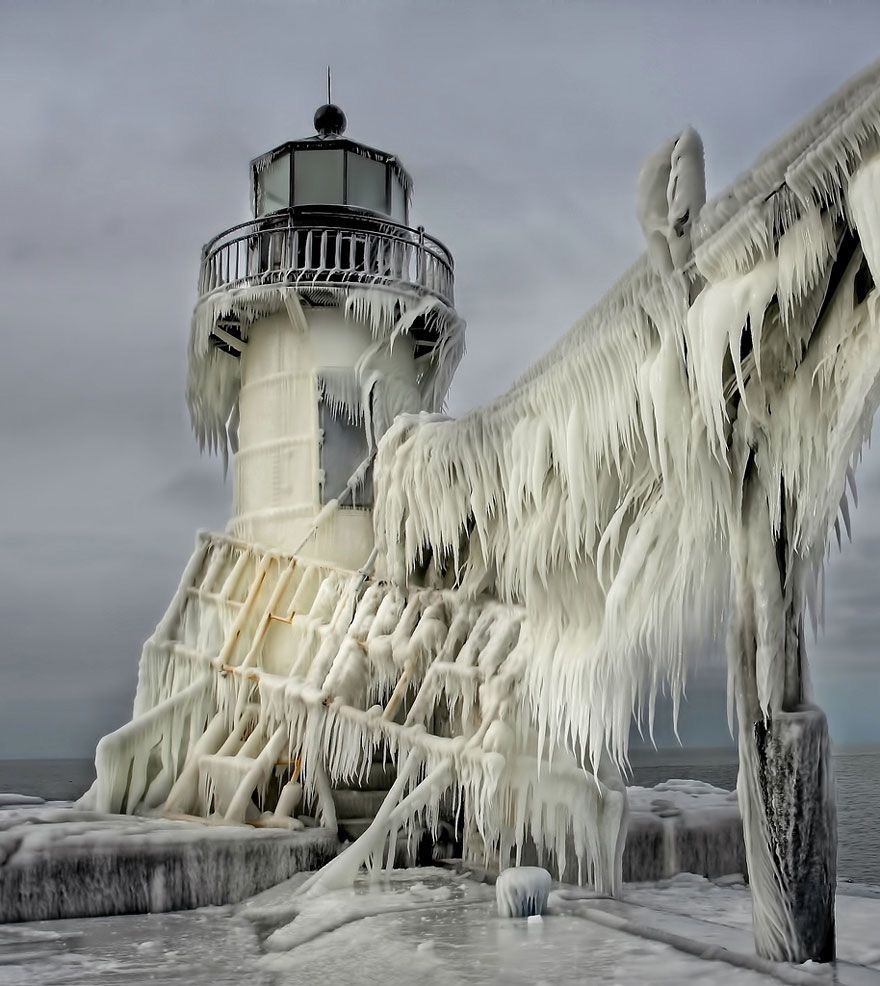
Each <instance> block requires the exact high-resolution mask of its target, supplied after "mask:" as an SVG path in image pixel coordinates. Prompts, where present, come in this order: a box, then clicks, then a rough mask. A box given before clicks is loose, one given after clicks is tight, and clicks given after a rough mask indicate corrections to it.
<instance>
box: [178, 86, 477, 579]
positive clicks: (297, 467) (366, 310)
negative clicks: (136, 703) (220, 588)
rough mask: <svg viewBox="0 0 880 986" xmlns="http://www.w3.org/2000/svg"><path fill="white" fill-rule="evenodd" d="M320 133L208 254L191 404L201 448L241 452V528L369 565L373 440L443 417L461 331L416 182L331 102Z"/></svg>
mask: <svg viewBox="0 0 880 986" xmlns="http://www.w3.org/2000/svg"><path fill="white" fill-rule="evenodd" d="M314 123H315V130H316V133H315V134H314V135H313V136H311V137H307V138H305V139H301V140H292V141H287V142H286V143H283V144H281V145H279V146H278V147H275V148H273V149H272V150H270V151H268V152H267V153H266V154H263V155H261V156H260V157H258V158H255V159H254V160H253V161H252V162H251V165H250V171H251V191H252V204H253V218H252V219H251V220H249V221H247V222H245V223H242V224H240V225H237V226H233V227H232V228H230V229H227V230H225V231H224V232H223V233H221V234H220V235H219V236H216V237H215V238H214V239H212V240H211V241H210V242H209V243H208V244H206V246H205V247H204V250H203V255H202V263H201V271H200V278H199V300H198V303H197V306H196V310H195V314H194V318H193V331H192V339H191V345H190V366H189V380H188V388H187V396H188V403H189V406H190V411H191V416H192V420H193V425H194V428H195V431H196V433H197V436H198V437H199V440H200V442H201V443H202V445H203V447H208V448H209V449H212V450H218V451H220V452H222V454H223V455H224V456H226V455H227V454H228V452H229V451H231V452H232V453H233V455H234V463H233V477H234V509H233V516H232V518H231V520H230V523H229V533H231V534H232V535H234V536H235V537H237V538H240V539H241V540H243V541H247V542H251V543H255V544H259V545H264V546H267V547H270V548H273V549H277V550H282V551H286V552H291V553H297V554H299V555H301V556H303V557H306V558H311V559H314V560H316V561H320V562H322V563H328V564H332V565H336V566H339V567H343V568H357V567H359V566H360V565H362V564H363V563H364V561H365V560H366V559H367V557H368V556H369V554H370V551H371V549H372V537H373V534H372V518H371V505H372V481H371V460H372V455H373V453H374V451H375V447H376V443H377V442H378V440H379V438H380V437H381V435H382V433H383V432H384V431H385V429H386V428H387V427H388V425H390V423H391V421H392V420H393V418H394V417H395V416H396V415H397V414H399V413H402V412H419V411H438V410H440V409H441V406H442V402H443V399H444V396H445V393H446V390H447V389H448V385H449V382H450V379H451V376H452V373H453V372H454V369H455V366H456V365H457V363H458V360H459V358H460V356H461V353H462V351H463V323H462V321H461V320H460V319H459V318H458V316H457V315H456V313H455V309H454V300H453V261H452V255H451V254H450V252H449V251H448V250H447V248H446V247H445V246H443V244H442V243H441V242H440V241H439V240H437V239H435V238H434V237H431V236H429V235H428V234H427V233H426V232H425V230H424V228H423V227H421V226H419V227H416V228H414V227H413V226H412V225H411V224H410V209H411V197H412V180H411V179H410V176H409V174H408V172H407V171H406V169H405V168H404V167H403V166H402V165H401V163H400V162H399V161H398V159H397V158H396V157H395V156H394V155H392V154H388V153H386V152H384V151H380V150H376V149H375V148H372V147H368V146H366V145H365V144H360V143H357V142H356V141H353V140H351V139H349V138H348V137H346V136H345V130H346V118H345V114H344V113H343V112H342V110H341V109H340V108H339V107H338V106H336V105H334V104H332V103H327V104H326V105H324V106H321V107H320V108H319V109H318V111H317V112H316V113H315V120H314Z"/></svg>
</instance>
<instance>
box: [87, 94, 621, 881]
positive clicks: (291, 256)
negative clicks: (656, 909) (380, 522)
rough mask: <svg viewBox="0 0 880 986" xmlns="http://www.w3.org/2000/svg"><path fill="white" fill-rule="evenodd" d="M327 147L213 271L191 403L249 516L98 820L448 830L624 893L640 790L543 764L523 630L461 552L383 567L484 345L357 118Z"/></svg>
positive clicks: (205, 573)
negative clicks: (633, 803)
mask: <svg viewBox="0 0 880 986" xmlns="http://www.w3.org/2000/svg"><path fill="white" fill-rule="evenodd" d="M315 128H316V131H317V132H316V134H315V135H314V136H312V137H308V138H306V139H303V140H294V141H288V142H286V143H284V144H281V145H279V146H278V147H276V148H274V149H273V150H271V151H269V152H268V153H266V154H263V155H262V156H260V157H258V158H256V159H254V160H253V161H252V162H251V175H250V177H251V187H252V199H253V212H254V218H253V219H251V220H249V221H248V222H246V223H243V224H241V225H239V226H234V227H232V228H231V229H228V230H226V231H225V232H223V233H221V234H220V235H219V236H217V237H215V238H214V239H213V240H211V241H210V242H209V243H208V244H207V245H206V246H205V248H204V251H203V256H202V264H201V272H200V280H199V289H198V293H199V297H198V301H197V304H196V308H195V313H194V316H193V322H192V334H191V342H190V351H189V375H188V387H187V399H188V403H189V408H190V412H191V417H192V422H193V427H194V430H195V432H196V435H197V437H198V439H199V441H200V443H201V445H202V447H203V448H206V449H209V450H212V451H218V452H220V453H221V454H222V455H223V456H224V457H225V456H227V455H228V454H229V453H230V452H231V453H232V457H233V458H232V461H233V467H232V472H233V477H234V480H233V481H234V509H233V516H232V518H231V520H230V522H229V525H228V528H227V531H226V532H225V533H223V534H203V535H201V536H200V538H199V542H198V545H197V548H196V551H195V554H194V555H193V557H192V559H191V561H190V563H189V565H188V567H187V569H186V571H185V573H184V575H183V579H182V582H181V584H180V587H179V589H178V592H177V595H176V596H175V598H174V600H173V601H172V603H171V606H170V607H169V610H168V612H167V613H166V615H165V617H164V618H163V620H162V621H161V622H160V624H159V626H158V627H157V628H156V631H155V633H154V635H153V636H152V637H151V638H150V640H148V641H147V643H146V644H145V646H144V651H143V655H142V658H141V663H140V671H139V680H138V690H137V696H136V699H135V709H134V716H133V718H132V721H131V722H130V723H128V724H127V725H125V726H123V727H122V728H121V729H119V730H117V731H116V732H115V733H113V734H111V735H109V736H107V737H105V738H104V739H103V740H102V741H101V743H100V744H99V748H98V753H97V770H98V781H97V783H96V786H95V788H94V794H93V796H94V797H95V799H96V802H97V806H98V807H100V808H102V809H103V810H111V811H126V812H143V811H161V812H164V813H167V814H171V815H174V816H180V815H184V816H185V815H192V816H201V817H210V818H214V819H223V820H225V821H227V822H240V823H251V824H255V825H259V826H279V827H287V828H290V827H294V828H295V827H297V826H299V825H300V824H301V822H300V821H299V819H300V818H303V817H307V818H316V819H317V820H318V821H319V822H321V823H322V824H324V825H327V826H331V827H335V826H337V825H338V826H339V828H340V831H341V833H342V834H344V835H347V836H349V837H351V836H358V835H360V834H361V833H362V832H363V831H364V830H365V829H367V831H368V834H367V835H365V836H364V837H363V838H362V839H360V840H359V844H360V845H361V846H363V849H364V852H365V853H366V854H370V853H376V852H377V851H378V852H381V851H382V848H383V847H384V846H392V845H395V846H396V845H397V843H398V838H397V835H396V833H398V832H399V833H401V836H403V835H406V836H407V837H414V836H416V835H418V834H420V833H424V832H426V831H432V832H434V833H435V834H436V833H437V832H438V831H440V830H441V829H445V830H446V832H447V834H448V833H449V832H450V831H452V830H455V833H456V834H455V836H454V837H455V838H456V839H460V840H461V841H463V842H464V843H465V844H466V845H467V846H468V847H469V851H471V852H472V853H474V854H477V855H479V856H490V855H491V856H497V855H498V854H501V855H502V856H504V857H505V858H509V857H510V853H511V851H512V850H513V848H514V847H519V848H522V847H523V846H524V845H526V844H527V843H528V844H529V845H530V846H531V847H532V851H534V845H533V844H534V843H537V845H538V848H539V850H540V851H543V850H544V849H545V848H546V849H547V851H548V852H550V853H553V854H555V858H556V860H557V862H558V865H559V866H560V867H561V868H562V869H564V868H565V866H566V854H568V859H569V860H576V861H577V867H578V869H579V871H580V873H581V875H582V877H583V878H585V879H586V878H588V877H589V878H590V879H594V880H597V881H598V882H599V883H600V884H601V885H603V886H608V887H609V888H610V887H611V885H612V883H615V884H616V882H617V881H619V876H620V857H621V853H622V848H623V838H624V825H623V823H624V815H625V812H624V794H623V787H622V784H621V783H620V780H619V775H618V773H617V771H616V769H614V768H613V767H611V765H610V764H608V765H607V767H608V778H609V779H608V785H610V786H606V784H605V783H604V782H598V781H596V780H595V779H594V778H593V777H591V776H589V775H587V774H585V773H584V771H583V770H582V769H581V768H580V766H579V765H578V763H577V760H576V758H575V757H574V755H573V754H571V753H570V752H569V751H567V750H565V749H557V750H556V751H555V754H554V756H553V758H552V764H551V762H550V759H549V758H548V754H547V751H544V752H543V753H541V752H540V743H539V740H538V736H537V732H536V728H535V723H534V722H533V720H532V717H531V715H530V712H529V707H528V701H527V698H526V692H525V678H524V674H523V670H524V662H525V661H526V659H527V657H528V654H529V653H530V645H529V640H530V636H529V632H528V629H527V627H526V626H525V614H524V612H523V611H522V608H521V607H520V606H517V605H515V604H511V603H509V602H502V601H501V600H500V599H499V598H497V595H496V594H494V593H492V592H491V591H490V590H489V589H488V588H483V589H481V590H480V591H478V592H477V593H476V594H474V593H472V592H470V591H468V592H462V591H461V588H460V587H459V586H457V585H456V583H457V568H456V566H457V559H456V557H455V554H456V553H455V551H450V552H448V553H447V552H437V553H436V554H433V555H432V554H431V553H430V552H427V553H426V554H425V556H424V557H422V558H420V559H419V561H418V563H417V564H415V565H413V566H410V570H409V572H408V574H407V575H406V576H405V577H404V578H403V579H398V578H396V576H395V573H393V572H392V571H391V569H392V566H391V565H390V564H389V555H388V552H387V551H385V550H383V549H382V547H381V545H374V531H375V530H376V529H377V527H376V517H374V511H373V510H372V506H373V499H374V490H375V489H376V486H377V483H378V482H379V477H378V475H374V468H375V456H376V451H377V445H378V443H379V441H380V439H381V438H382V436H383V435H384V434H385V433H386V432H387V431H388V429H389V427H390V426H391V425H392V422H393V421H395V419H396V420H397V421H398V422H420V423H424V424H428V423H430V422H431V421H435V420H437V421H439V420H442V415H440V414H439V413H438V412H440V410H441V408H442V404H443V399H444V396H445V394H446V391H447V389H448V386H449V382H450V379H451V377H452V374H453V372H454V370H455V367H456V365H457V364H458V361H459V359H460V357H461V355H462V352H463V348H464V323H463V321H462V320H461V319H460V318H459V316H458V315H457V313H456V311H455V308H454V300H453V262H452V256H451V254H450V252H449V251H448V250H447V249H446V247H445V246H443V244H442V243H441V242H440V241H439V240H437V239H435V238H434V237H432V236H430V235H428V233H426V232H425V230H424V228H422V227H415V228H414V227H413V226H412V225H410V209H411V198H412V182H411V179H410V176H409V174H408V173H407V171H406V170H405V168H404V167H403V165H402V164H401V163H400V161H399V160H398V159H397V158H396V157H394V156H393V155H391V154H387V153H385V152H383V151H379V150H376V149H374V148H372V147H368V146H366V145H364V144H361V143H357V142H355V141H353V140H350V139H349V138H348V137H347V136H346V134H345V131H346V118H345V115H344V114H343V112H342V111H341V110H340V109H339V108H338V107H337V106H334V105H331V104H327V105H325V106H322V107H321V108H320V109H319V110H318V111H317V113H316V114H315ZM384 497H385V493H382V494H381V496H380V497H377V504H376V505H377V507H378V501H379V499H383V500H384ZM379 512H380V513H381V511H379ZM575 872H577V869H576V870H575Z"/></svg>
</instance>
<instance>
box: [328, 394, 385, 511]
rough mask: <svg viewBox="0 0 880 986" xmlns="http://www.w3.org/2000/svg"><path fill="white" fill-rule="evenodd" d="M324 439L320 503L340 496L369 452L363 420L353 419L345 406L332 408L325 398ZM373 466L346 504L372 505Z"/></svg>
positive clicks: (353, 505)
mask: <svg viewBox="0 0 880 986" xmlns="http://www.w3.org/2000/svg"><path fill="white" fill-rule="evenodd" d="M318 411H319V419H320V425H321V430H322V432H323V436H324V437H323V440H322V442H321V469H322V470H323V472H324V483H323V486H322V487H321V503H322V504H325V503H327V502H329V501H330V500H332V499H333V498H334V497H338V496H339V494H340V493H341V492H342V491H343V490H344V489H345V487H346V485H347V484H348V481H349V479H350V478H351V477H352V476H353V475H354V473H355V472H356V470H357V469H358V467H359V466H360V465H361V463H362V462H363V461H364V460H365V459H366V458H367V456H368V455H369V449H368V447H367V436H366V432H365V431H364V425H363V421H358V420H354V421H353V420H351V418H350V416H349V415H348V414H347V413H346V412H345V410H344V409H343V408H339V407H336V408H331V407H330V404H329V403H328V402H327V401H325V400H320V401H319V404H318ZM372 505H373V477H372V470H370V471H368V472H367V475H366V477H365V479H364V482H363V483H362V484H361V485H360V486H359V487H358V488H357V489H355V491H354V495H353V496H352V497H350V498H349V499H348V500H347V501H346V502H345V504H343V506H344V507H372Z"/></svg>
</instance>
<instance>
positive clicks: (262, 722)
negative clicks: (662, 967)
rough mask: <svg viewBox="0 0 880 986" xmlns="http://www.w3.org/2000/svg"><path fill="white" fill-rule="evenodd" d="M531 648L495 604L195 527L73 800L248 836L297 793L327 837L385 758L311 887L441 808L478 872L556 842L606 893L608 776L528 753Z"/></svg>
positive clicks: (612, 861) (615, 846) (520, 621)
mask: <svg viewBox="0 0 880 986" xmlns="http://www.w3.org/2000/svg"><path fill="white" fill-rule="evenodd" d="M533 650H534V644H533V642H532V638H531V635H530V632H529V628H528V625H527V624H526V622H525V621H524V618H523V613H522V611H521V610H520V609H519V608H517V607H515V606H513V605H510V604H502V603H498V602H494V601H492V600H486V599H484V600H479V601H476V600H473V599H470V598H469V597H467V596H465V595H464V594H462V593H461V592H459V591H457V590H455V589H443V588H427V587H422V588H417V587H410V588H409V589H408V590H404V589H402V588H401V587H399V586H397V585H394V584H393V583H388V582H381V581H378V580H374V579H370V578H368V577H367V576H366V575H364V574H363V573H351V572H343V571H339V570H337V569H332V568H328V567H324V566H321V565H319V564H316V563H311V562H307V561H304V560H302V559H297V558H295V557H292V556H287V555H284V554H281V553H279V552H274V551H271V550H269V549H261V548H257V547H255V546H254V545H250V544H246V543H243V542H240V541H237V540H235V539H234V538H231V537H228V536H225V535H219V534H203V535H201V536H200V539H199V544H198V546H197V548H196V551H195V553H194V555H193V558H192V559H191V561H190V563H189V564H188V566H187V568H186V570H185V572H184V577H183V580H182V582H181V585H180V588H179V590H178V593H177V595H176V597H175V599H174V600H173V601H172V603H171V605H170V607H169V610H168V612H167V614H166V616H165V618H164V619H163V620H162V621H161V622H160V624H159V626H158V627H157V629H156V632H155V634H154V635H153V637H152V638H151V639H150V640H149V641H147V643H146V645H145V647H144V653H143V656H142V658H141V664H140V670H139V679H138V691H137V696H136V699H135V714H134V717H133V719H132V721H131V722H130V723H128V724H126V725H125V726H123V727H121V728H120V729H119V730H117V731H116V732H115V733H111V734H110V735H108V736H106V737H104V739H102V740H101V742H100V743H99V745H98V751H97V757H96V763H97V770H98V779H97V781H96V783H95V785H94V787H93V788H92V790H91V792H90V793H89V795H88V801H87V803H88V804H89V805H91V806H94V807H95V808H97V809H98V810H100V811H105V812H106V811H110V812H134V811H149V810H153V809H156V808H159V807H161V808H162V809H163V810H164V811H165V812H166V813H173V814H174V815H177V816H180V815H184V816H185V815H193V814H195V815H199V816H209V817H216V818H218V819H219V818H222V819H223V820H225V821H227V822H244V821H252V822H254V823H255V824H266V821H265V814H266V809H268V808H271V809H272V811H271V817H272V824H278V823H279V820H280V816H281V814H282V813H283V811H284V808H285V805H288V806H294V807H295V805H296V800H295V799H290V800H289V801H288V800H287V799H286V797H285V794H284V791H285V790H287V786H288V785H289V784H291V783H296V784H297V785H299V784H301V785H302V788H301V794H302V797H303V798H304V799H305V801H307V802H308V804H309V805H311V806H314V808H313V810H314V811H315V813H316V814H317V816H318V817H319V820H320V821H321V822H322V823H323V824H325V825H330V826H333V825H335V824H336V818H335V808H334V802H333V794H332V789H333V787H334V786H336V785H339V784H342V783H346V782H352V781H356V780H357V779H358V778H359V777H362V776H363V775H364V774H365V773H366V771H367V770H369V768H370V766H371V764H372V763H373V761H374V758H375V756H376V755H387V756H388V757H389V758H391V759H392V760H393V761H394V762H396V763H397V764H398V775H397V781H396V782H395V785H394V786H393V787H392V790H391V792H390V794H389V798H388V802H387V805H386V806H385V807H384V808H383V810H382V811H381V812H380V814H379V816H377V820H376V822H375V823H374V826H373V827H372V828H371V830H370V831H368V833H366V834H365V836H362V837H361V839H359V840H358V841H357V842H356V843H354V845H353V846H351V847H350V848H349V849H348V850H346V852H345V853H343V855H342V856H340V857H339V858H338V859H337V860H334V862H333V864H332V865H331V866H330V867H328V868H327V870H326V871H325V872H323V873H322V875H321V884H320V888H319V889H327V888H330V887H332V886H336V885H346V884H347V883H350V880H351V878H352V877H353V875H354V874H356V873H357V871H358V869H359V867H360V865H361V864H362V863H369V864H370V865H371V866H378V865H380V864H381V862H382V859H383V853H384V850H385V847H386V845H389V846H391V845H393V844H394V842H395V834H396V833H397V832H401V833H409V834H412V833H414V832H415V831H416V830H417V829H419V828H420V827H422V826H427V827H428V828H431V829H435V830H436V828H437V826H438V825H439V823H440V821H441V816H442V815H443V814H444V813H445V814H447V815H448V816H449V817H457V816H460V815H463V816H464V817H463V826H464V835H463V837H464V841H465V842H466V843H467V844H468V845H469V846H470V847H471V848H472V851H473V852H475V853H476V854H479V855H482V856H484V857H485V858H486V859H487V860H488V859H490V858H501V859H505V860H506V859H510V858H511V853H513V856H514V858H515V859H518V858H519V855H520V854H521V852H522V849H523V847H524V846H525V845H526V842H527V839H528V837H531V839H533V840H534V841H535V843H536V844H537V847H538V851H539V852H540V853H542V854H544V853H549V854H550V855H552V856H553V858H554V860H555V865H556V866H557V867H558V868H559V870H560V871H562V870H564V869H565V866H566V853H567V851H568V846H569V844H570V840H572V838H573V846H574V851H575V854H576V856H577V859H578V862H579V867H580V877H581V879H582V880H589V881H590V882H591V883H594V884H596V885H597V886H599V887H601V888H603V889H605V890H608V891H611V890H612V889H615V888H616V887H617V886H618V884H619V880H620V867H621V856H622V852H623V841H624V837H625V824H624V823H625V790H624V788H623V785H622V783H621V782H620V780H619V775H618V774H617V772H616V771H614V770H612V769H611V768H610V764H605V763H604V762H603V764H602V765H601V767H600V769H599V771H598V774H597V778H598V779H597V780H594V779H593V778H589V777H586V776H585V774H584V771H583V768H582V766H581V765H580V764H579V763H578V762H577V760H576V759H575V758H574V756H573V755H572V754H571V753H569V752H567V751H564V750H557V751H556V754H555V756H554V759H553V762H552V763H550V762H549V761H548V760H547V759H546V758H545V757H541V756H539V754H538V751H537V743H536V737H535V734H534V730H533V728H532V720H531V716H530V712H529V705H528V701H527V698H526V695H525V692H524V688H523V686H524V681H525V677H524V669H525V664H526V663H527V661H528V660H529V655H530V654H531V653H533ZM299 794H300V791H299V789H298V790H297V796H299ZM254 800H256V804H254V803H253V802H254ZM258 806H259V807H261V808H262V809H263V812H264V814H263V815H261V814H260V811H259V808H258Z"/></svg>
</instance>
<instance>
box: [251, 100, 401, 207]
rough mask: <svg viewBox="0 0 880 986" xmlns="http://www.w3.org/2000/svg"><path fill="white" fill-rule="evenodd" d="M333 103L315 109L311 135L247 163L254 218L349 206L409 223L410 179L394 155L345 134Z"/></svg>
mask: <svg viewBox="0 0 880 986" xmlns="http://www.w3.org/2000/svg"><path fill="white" fill-rule="evenodd" d="M345 125H346V120H345V114H344V113H343V112H342V110H341V109H340V108H339V107H338V106H335V105H334V104H333V103H326V104H325V105H324V106H321V107H319V109H318V111H317V112H316V113H315V130H316V133H315V135H314V136H313V137H308V138H306V139H304V140H291V141H287V142H286V143H284V144H280V145H279V146H278V147H276V148H274V149H273V150H271V151H269V152H268V153H266V154H263V155H261V156H260V157H258V158H255V159H254V160H253V161H251V185H252V189H253V206H254V217H255V218H259V217H260V216H266V215H269V214H270V213H273V212H278V211H281V210H287V209H292V208H296V207H299V206H312V205H322V206H349V207H351V208H353V209H363V210H366V211H367V212H371V213H375V214H378V215H381V216H387V217H388V218H389V219H392V220H393V221H394V222H398V223H402V224H404V225H406V224H407V222H408V219H409V198H410V192H411V189H412V180H411V179H410V176H409V174H408V173H407V171H406V169H405V168H404V167H403V166H402V165H401V163H400V162H399V161H398V160H397V158H396V157H395V156H394V155H393V154H387V153H385V152H384V151H379V150H376V149H375V148H373V147H367V145H366V144H359V143H357V142H356V141H354V140H350V139H349V138H347V137H344V136H343V134H344V133H345Z"/></svg>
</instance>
